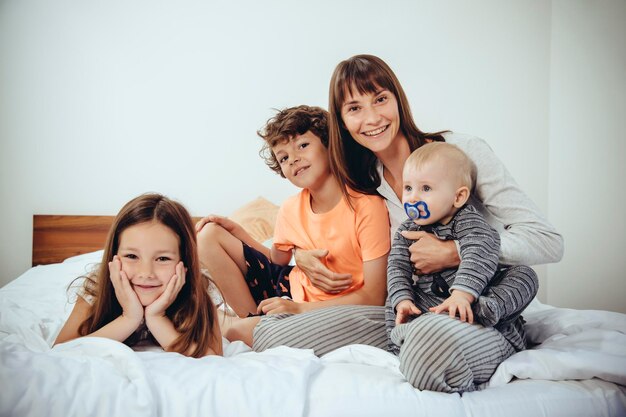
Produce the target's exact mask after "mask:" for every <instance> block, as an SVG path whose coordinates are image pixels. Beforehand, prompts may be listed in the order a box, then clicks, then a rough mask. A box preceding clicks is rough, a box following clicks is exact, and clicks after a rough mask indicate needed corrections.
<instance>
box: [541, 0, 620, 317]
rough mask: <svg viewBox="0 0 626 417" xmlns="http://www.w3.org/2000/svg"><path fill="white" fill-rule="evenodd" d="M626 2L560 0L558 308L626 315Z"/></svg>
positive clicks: (554, 281)
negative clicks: (562, 239) (560, 243)
mask: <svg viewBox="0 0 626 417" xmlns="http://www.w3.org/2000/svg"><path fill="white" fill-rule="evenodd" d="M625 22H626V2H624V1H620V0H616V1H603V2H588V1H580V0H577V1H570V0H560V1H553V7H552V52H551V56H552V59H551V60H552V67H551V70H552V76H551V86H550V99H551V104H550V158H549V178H550V186H549V202H550V204H549V206H550V209H549V217H550V218H551V220H552V221H553V222H554V224H555V226H556V227H557V228H558V229H559V230H560V231H561V232H562V233H563V235H564V237H565V242H566V248H565V257H564V258H563V261H562V262H560V263H559V264H556V265H550V267H549V270H548V271H549V274H550V277H549V279H548V280H547V286H548V294H549V297H548V299H549V300H550V303H551V304H554V305H559V306H576V307H579V308H592V309H596V308H604V309H610V310H615V311H621V312H626V279H624V278H626V272H625V271H626V261H625V260H626V254H625V253H624V250H625V249H626V227H625V221H624V218H625V215H624V208H625V207H626V198H625V197H624V192H623V188H622V187H623V185H624V180H625V179H626V166H625V163H626V158H625V157H626V141H625V139H626V137H625V135H626V25H625Z"/></svg>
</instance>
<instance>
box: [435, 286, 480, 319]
mask: <svg viewBox="0 0 626 417" xmlns="http://www.w3.org/2000/svg"><path fill="white" fill-rule="evenodd" d="M473 302H474V296H473V295H471V294H469V293H466V292H464V291H459V290H454V291H452V294H451V295H450V297H448V298H446V300H445V301H444V302H443V303H441V304H439V305H438V306H437V307H431V308H430V311H431V312H433V313H436V314H439V313H441V312H444V311H447V312H448V313H449V314H450V317H455V316H456V315H457V313H458V315H459V319H460V320H461V321H467V322H468V323H470V324H471V323H474V313H473V312H472V303H473Z"/></svg>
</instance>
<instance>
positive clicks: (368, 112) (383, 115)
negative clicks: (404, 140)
mask: <svg viewBox="0 0 626 417" xmlns="http://www.w3.org/2000/svg"><path fill="white" fill-rule="evenodd" d="M352 90H353V91H352V92H353V94H349V93H348V95H347V96H346V99H345V101H344V103H343V105H342V106H341V119H342V120H343V123H344V125H345V126H346V129H347V130H348V132H350V135H351V136H352V138H353V139H354V140H355V141H357V143H359V144H360V145H362V146H364V147H366V148H367V149H369V150H370V151H372V152H374V154H380V153H381V152H384V151H385V150H386V149H387V148H388V147H389V146H390V145H391V143H392V142H393V141H394V140H395V139H396V136H398V132H399V131H400V113H399V112H398V100H397V99H396V96H395V95H394V94H393V93H392V92H391V91H389V90H386V89H383V88H377V89H376V92H375V93H365V94H361V93H359V92H358V90H357V89H356V88H353V89H352Z"/></svg>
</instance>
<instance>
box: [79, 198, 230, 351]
mask: <svg viewBox="0 0 626 417" xmlns="http://www.w3.org/2000/svg"><path fill="white" fill-rule="evenodd" d="M152 221H156V222H159V223H161V224H163V225H165V226H167V227H168V228H170V229H171V230H172V231H173V232H174V233H175V234H176V235H177V236H178V237H179V240H180V247H179V250H180V257H181V260H182V261H183V263H184V266H185V268H187V273H186V275H185V284H184V285H183V287H182V288H181V290H180V292H179V293H178V296H177V297H176V300H174V302H173V303H172V305H170V306H169V307H168V308H167V310H166V312H165V314H166V315H167V317H168V318H169V319H170V320H171V321H172V323H173V324H174V327H175V328H176V330H177V331H178V332H179V333H180V337H179V338H178V339H176V340H175V341H174V342H173V343H172V345H171V346H169V350H172V351H174V352H179V353H183V354H187V355H189V356H193V357H196V358H197V357H201V356H204V355H205V354H206V353H207V351H208V349H209V348H214V347H215V346H217V345H218V344H221V339H219V340H218V337H217V335H219V332H217V331H214V330H216V327H215V326H218V324H217V320H216V310H215V306H214V305H213V301H212V300H211V297H209V294H208V291H207V290H208V280H207V279H206V278H205V277H203V276H202V274H201V273H200V262H199V260H198V255H197V250H196V234H195V232H194V227H193V222H192V220H191V216H190V215H189V213H188V212H187V210H186V209H185V207H183V206H182V205H181V204H180V203H178V202H176V201H173V200H170V199H169V198H167V197H165V196H162V195H160V194H143V195H140V196H139V197H136V198H134V199H133V200H131V201H129V202H128V203H126V205H125V206H124V207H122V209H121V210H120V212H119V213H118V215H117V216H116V218H115V220H114V222H113V225H112V226H111V229H110V231H109V235H108V237H107V243H106V245H105V247H104V254H103V256H102V262H101V263H100V265H99V266H98V267H97V269H96V270H95V271H94V272H93V273H92V274H91V275H89V276H87V280H86V282H85V292H86V293H87V294H89V295H91V296H93V297H94V299H95V300H94V304H93V305H92V307H91V310H90V313H89V316H88V317H87V319H85V321H84V322H83V323H81V325H80V326H79V328H78V332H79V334H80V335H81V336H84V335H87V334H90V333H93V332H94V331H96V330H98V329H100V328H101V327H103V326H104V325H106V324H107V323H109V322H111V321H113V320H114V319H115V318H117V317H119V316H120V315H121V314H122V307H121V306H120V304H119V302H118V300H117V298H116V297H115V290H114V288H113V284H112V283H111V278H110V275H109V262H111V260H112V259H113V256H114V255H115V254H117V251H118V248H119V241H120V235H121V234H122V232H123V231H124V230H126V229H127V228H129V227H131V226H133V225H136V224H140V223H145V222H152ZM134 342H136V340H135V338H133V336H131V337H129V338H128V339H127V340H126V341H125V342H124V343H126V344H128V345H132V344H133V343H134Z"/></svg>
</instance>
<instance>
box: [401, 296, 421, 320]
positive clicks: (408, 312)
mask: <svg viewBox="0 0 626 417" xmlns="http://www.w3.org/2000/svg"><path fill="white" fill-rule="evenodd" d="M420 314H422V311H421V310H420V309H419V308H417V307H416V306H415V304H414V303H413V301H411V300H402V301H400V302H399V303H398V305H397V306H396V324H402V323H406V322H407V320H408V319H409V317H411V316H419V315H420Z"/></svg>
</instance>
